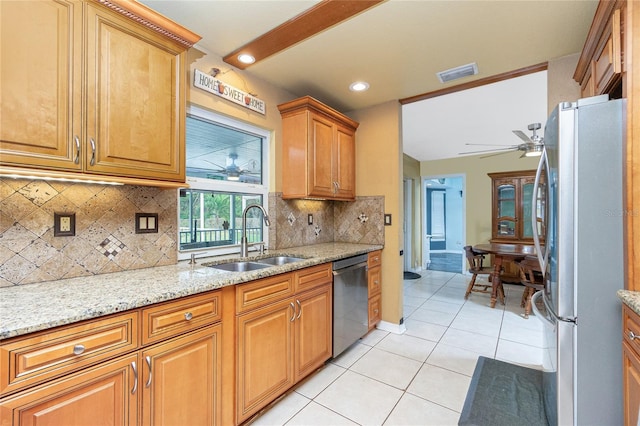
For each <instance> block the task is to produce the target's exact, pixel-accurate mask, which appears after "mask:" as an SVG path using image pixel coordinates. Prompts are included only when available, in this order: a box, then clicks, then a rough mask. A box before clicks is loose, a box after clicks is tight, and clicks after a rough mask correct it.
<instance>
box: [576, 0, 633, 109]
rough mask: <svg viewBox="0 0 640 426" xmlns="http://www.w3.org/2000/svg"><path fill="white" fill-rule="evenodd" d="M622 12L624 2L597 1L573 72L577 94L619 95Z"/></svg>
mask: <svg viewBox="0 0 640 426" xmlns="http://www.w3.org/2000/svg"><path fill="white" fill-rule="evenodd" d="M625 11H626V2H625V1H621V0H616V1H601V2H600V3H599V5H598V8H597V10H596V13H595V17H594V20H593V23H592V25H591V29H590V30H589V34H588V36H587V40H586V42H585V44H584V48H583V49H582V54H581V56H580V59H579V60H578V65H577V67H576V71H575V73H574V75H573V78H574V80H576V81H577V82H578V83H580V86H581V97H589V96H595V95H602V94H604V93H607V94H609V95H610V96H611V97H612V98H620V97H622V96H623V87H622V86H623V80H622V72H623V70H624V66H625V43H624V41H625V40H624V33H625V28H624V27H625V22H624V16H625Z"/></svg>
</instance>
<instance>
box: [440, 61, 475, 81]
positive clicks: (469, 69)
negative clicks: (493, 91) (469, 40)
mask: <svg viewBox="0 0 640 426" xmlns="http://www.w3.org/2000/svg"><path fill="white" fill-rule="evenodd" d="M476 74H478V64H476V63H475V62H473V63H471V64H467V65H461V66H459V67H455V68H451V69H448V70H445V71H440V72H437V73H436V75H437V76H438V80H440V83H446V82H448V81H451V80H456V79H458V78H462V77H468V76H470V75H476Z"/></svg>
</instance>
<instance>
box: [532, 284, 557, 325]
mask: <svg viewBox="0 0 640 426" xmlns="http://www.w3.org/2000/svg"><path fill="white" fill-rule="evenodd" d="M542 295H543V292H542V291H536V292H535V294H534V295H533V296H531V309H532V310H533V314H534V315H535V316H536V317H538V318H540V321H542V322H548V323H549V326H551V327H553V321H551V320H550V319H549V318H548V317H547V315H544V314H543V313H542V312H540V310H539V309H538V306H537V305H536V303H537V302H538V299H539V298H540V297H542ZM543 302H544V299H543ZM544 306H545V308H546V307H547V304H546V302H545V303H544ZM547 312H549V310H548V309H547Z"/></svg>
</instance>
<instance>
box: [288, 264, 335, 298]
mask: <svg viewBox="0 0 640 426" xmlns="http://www.w3.org/2000/svg"><path fill="white" fill-rule="evenodd" d="M294 275H295V291H296V293H297V292H299V291H304V290H308V289H310V288H313V287H315V286H318V285H320V284H327V283H331V282H333V273H332V269H331V264H330V263H324V264H322V265H317V266H312V267H311V268H306V269H301V270H299V271H295V272H294Z"/></svg>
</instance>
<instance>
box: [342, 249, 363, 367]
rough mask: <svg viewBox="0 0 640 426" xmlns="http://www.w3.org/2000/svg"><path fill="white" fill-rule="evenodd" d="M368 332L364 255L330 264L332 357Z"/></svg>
mask: <svg viewBox="0 0 640 426" xmlns="http://www.w3.org/2000/svg"><path fill="white" fill-rule="evenodd" d="M368 330H369V301H368V281H367V255H366V254H362V255H359V256H353V257H349V258H347V259H341V260H338V261H336V262H333V357H334V358H335V357H337V356H338V355H340V354H341V353H342V352H343V351H344V350H345V349H347V348H348V347H349V346H351V345H352V344H353V343H354V342H356V341H357V340H358V339H359V338H361V337H362V336H364V335H365V334H367V331H368Z"/></svg>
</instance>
